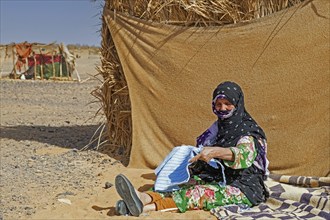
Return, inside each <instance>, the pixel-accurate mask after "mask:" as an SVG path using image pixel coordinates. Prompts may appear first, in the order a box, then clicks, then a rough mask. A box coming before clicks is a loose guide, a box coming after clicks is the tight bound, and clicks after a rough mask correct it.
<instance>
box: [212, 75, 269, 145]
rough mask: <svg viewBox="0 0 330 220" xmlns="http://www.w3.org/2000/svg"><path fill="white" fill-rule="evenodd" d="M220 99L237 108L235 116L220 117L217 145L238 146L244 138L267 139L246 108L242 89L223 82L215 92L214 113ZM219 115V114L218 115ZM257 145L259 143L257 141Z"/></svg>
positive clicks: (233, 84)
mask: <svg viewBox="0 0 330 220" xmlns="http://www.w3.org/2000/svg"><path fill="white" fill-rule="evenodd" d="M218 98H225V99H227V100H228V101H229V102H231V103H232V104H233V105H234V106H235V110H234V112H233V115H232V116H230V117H229V118H221V117H219V116H218V135H217V140H216V144H215V145H217V146H221V147H233V146H236V144H237V142H238V140H239V139H240V138H241V137H243V136H253V137H254V138H255V139H259V138H263V139H266V135H265V133H264V131H263V130H262V128H261V127H260V126H259V125H258V124H257V122H256V121H255V120H254V119H253V118H252V117H251V116H250V114H249V113H248V112H247V111H246V109H245V106H244V94H243V91H242V89H241V87H240V86H239V85H238V84H236V83H234V82H228V81H227V82H223V83H221V84H219V85H218V86H217V88H216V89H215V90H214V92H213V101H212V106H213V111H214V113H215V114H217V111H216V110H215V102H216V100H217V99H218ZM217 115H218V114H217ZM256 144H257V145H259V144H258V142H257V141H256Z"/></svg>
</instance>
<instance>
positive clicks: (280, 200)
mask: <svg viewBox="0 0 330 220" xmlns="http://www.w3.org/2000/svg"><path fill="white" fill-rule="evenodd" d="M269 177H270V178H268V180H267V181H266V185H267V186H268V188H269V191H270V198H269V199H268V200H267V202H265V203H262V204H260V205H259V206H256V207H253V208H251V209H248V210H242V209H241V208H240V207H239V206H236V205H229V206H224V207H217V208H215V209H213V210H211V213H212V214H213V215H215V216H216V217H217V218H218V219H330V214H329V211H330V202H329V198H330V196H329V195H330V177H304V176H284V175H276V174H271V175H270V176H269Z"/></svg>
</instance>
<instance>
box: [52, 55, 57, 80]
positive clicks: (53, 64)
mask: <svg viewBox="0 0 330 220" xmlns="http://www.w3.org/2000/svg"><path fill="white" fill-rule="evenodd" d="M54 53H55V51H53V53H52V66H53V78H54V79H55V76H56V75H55V63H54Z"/></svg>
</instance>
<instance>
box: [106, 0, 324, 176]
mask: <svg viewBox="0 0 330 220" xmlns="http://www.w3.org/2000/svg"><path fill="white" fill-rule="evenodd" d="M328 9H329V1H326V0H315V1H307V2H303V3H301V4H299V5H297V6H294V7H291V8H289V9H286V10H283V11H280V12H277V13H274V14H272V15H270V16H267V17H264V18H260V19H257V20H253V21H251V22H246V23H240V24H235V25H226V26H221V27H182V26H174V25H166V24H160V23H156V22H149V21H145V20H140V19H138V18H135V17H130V16H128V15H125V14H122V13H114V12H112V11H110V10H107V9H105V10H104V12H103V13H104V14H103V15H104V18H105V20H106V22H107V25H108V28H109V30H110V33H111V37H112V38H113V41H114V43H115V47H116V50H117V52H118V55H119V58H120V62H121V64H122V67H123V70H124V74H125V77H126V80H127V85H128V88H129V94H130V100H131V108H132V109H131V110H132V124H133V125H132V126H133V127H132V129H133V134H132V149H131V157H130V163H129V166H130V167H138V168H155V167H157V166H158V165H159V164H160V163H161V162H162V160H163V159H164V158H165V156H166V155H167V154H168V153H169V152H170V151H171V149H172V148H173V147H175V146H178V145H182V144H186V145H194V144H195V139H196V137H197V136H198V135H200V134H201V133H202V132H203V131H204V130H205V129H206V128H207V127H209V126H210V125H211V124H212V123H213V122H214V121H215V120H216V117H215V115H214V114H213V113H212V110H211V99H212V92H213V89H214V88H215V87H216V86H217V85H218V84H219V83H220V82H222V81H225V80H230V81H235V82H237V83H238V84H239V85H240V86H241V87H242V89H243V91H244V93H245V102H246V107H247V110H248V112H249V113H251V115H253V117H254V118H255V119H256V121H257V122H258V124H259V125H260V126H262V127H263V128H264V130H265V132H266V135H267V138H268V157H269V161H270V170H271V172H272V173H275V174H286V175H302V176H329V175H330V171H329V170H330V169H329V155H330V148H329V146H330V143H329V140H330V137H329V102H330V101H329V100H330V97H329V82H330V74H329V60H330V59H329V46H330V45H329V42H330V41H329V33H330V31H329V13H328Z"/></svg>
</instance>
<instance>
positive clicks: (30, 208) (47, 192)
mask: <svg viewBox="0 0 330 220" xmlns="http://www.w3.org/2000/svg"><path fill="white" fill-rule="evenodd" d="M99 63H100V58H99V55H98V54H92V55H91V54H88V52H82V53H81V57H80V58H79V59H77V64H78V67H77V69H78V71H79V74H80V78H81V80H82V82H80V83H79V82H78V81H71V82H60V81H50V80H49V81H41V80H37V81H33V80H10V79H5V78H4V76H5V75H6V74H5V73H6V71H7V72H8V71H9V70H10V68H11V65H12V64H11V61H8V62H7V63H4V65H3V66H2V71H3V74H2V79H1V81H0V83H1V103H0V104H1V121H0V126H1V133H0V141H1V152H0V158H1V160H0V161H1V173H0V189H1V193H0V195H1V203H0V207H1V209H0V219H6V220H7V219H109V218H110V219H134V218H136V217H130V216H117V215H116V214H115V211H114V205H115V202H116V201H117V200H118V199H119V195H118V194H117V193H116V190H115V187H114V186H113V185H114V178H115V176H116V175H117V174H119V173H124V174H126V175H127V176H129V177H130V179H131V180H132V182H133V184H134V185H135V186H136V187H137V188H138V189H139V190H140V191H143V190H147V189H148V188H150V187H151V186H152V183H153V181H154V178H155V176H154V174H153V170H144V169H128V168H126V167H125V166H123V165H122V164H121V162H120V161H118V160H117V159H116V158H119V157H118V155H111V154H109V153H102V152H104V151H102V150H100V149H99V150H95V147H96V143H95V142H94V143H92V144H91V145H90V147H89V148H88V149H87V150H83V151H82V150H81V149H83V148H84V147H85V146H86V145H87V144H89V143H90V139H91V137H92V136H93V134H94V133H95V131H96V130H97V128H98V127H99V126H100V125H101V124H102V123H103V122H104V121H105V118H103V117H102V116H96V117H95V113H96V112H97V110H98V109H99V107H100V106H99V103H93V102H94V101H95V100H96V99H95V98H94V97H93V96H92V95H91V94H90V93H91V91H92V90H93V89H94V88H95V87H97V86H98V85H99V84H100V81H98V80H96V79H94V77H93V76H94V75H95V74H96V73H97V71H96V70H95V66H96V65H99ZM74 78H76V76H74ZM105 152H106V151H105ZM106 185H107V186H108V187H109V186H110V187H109V188H108V187H105V186H106ZM140 218H142V219H216V218H215V217H214V216H212V215H211V214H210V213H209V212H206V211H190V212H187V213H184V214H182V213H163V212H150V213H146V214H142V216H140Z"/></svg>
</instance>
